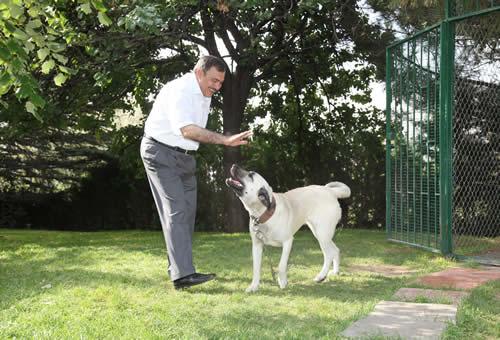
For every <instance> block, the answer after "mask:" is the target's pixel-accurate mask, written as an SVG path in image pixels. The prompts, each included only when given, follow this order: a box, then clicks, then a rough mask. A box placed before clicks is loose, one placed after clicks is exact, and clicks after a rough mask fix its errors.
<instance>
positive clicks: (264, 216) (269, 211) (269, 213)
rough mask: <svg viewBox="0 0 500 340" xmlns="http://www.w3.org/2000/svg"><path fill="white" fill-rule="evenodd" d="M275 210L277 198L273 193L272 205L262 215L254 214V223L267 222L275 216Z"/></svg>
mask: <svg viewBox="0 0 500 340" xmlns="http://www.w3.org/2000/svg"><path fill="white" fill-rule="evenodd" d="M275 210H276V199H275V198H274V195H273V200H272V202H271V207H269V208H267V209H266V211H264V213H263V214H262V215H260V217H255V216H252V218H253V221H254V223H255V224H261V223H266V222H267V221H268V220H269V219H270V218H271V217H272V216H273V214H274V211H275Z"/></svg>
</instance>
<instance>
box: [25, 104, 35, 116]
mask: <svg viewBox="0 0 500 340" xmlns="http://www.w3.org/2000/svg"><path fill="white" fill-rule="evenodd" d="M26 111H28V112H29V113H32V114H33V115H35V112H36V106H35V105H34V104H33V103H32V102H30V101H29V100H28V101H27V102H26ZM35 117H36V116H35Z"/></svg>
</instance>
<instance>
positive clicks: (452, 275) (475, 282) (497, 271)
mask: <svg viewBox="0 0 500 340" xmlns="http://www.w3.org/2000/svg"><path fill="white" fill-rule="evenodd" d="M499 279H500V267H491V269H484V270H478V269H471V268H450V269H447V270H444V271H441V272H437V273H433V274H430V275H427V276H423V277H421V278H419V279H418V280H417V281H416V283H420V284H423V285H425V286H429V287H433V288H454V289H472V288H475V287H477V286H479V285H481V284H483V283H485V282H488V281H490V280H499Z"/></svg>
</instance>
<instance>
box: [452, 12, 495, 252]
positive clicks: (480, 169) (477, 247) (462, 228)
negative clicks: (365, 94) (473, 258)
mask: <svg viewBox="0 0 500 340" xmlns="http://www.w3.org/2000/svg"><path fill="white" fill-rule="evenodd" d="M455 27H456V28H455V31H456V33H455V84H454V92H455V96H454V114H453V117H454V119H453V182H454V183H453V187H454V194H453V215H452V216H453V245H454V247H453V248H454V253H456V254H458V255H485V256H488V255H493V254H491V253H492V252H494V250H495V248H497V249H496V251H497V252H498V253H499V254H498V255H500V238H497V240H495V237H498V236H500V182H499V179H498V176H499V174H500V117H499V114H500V12H493V13H490V14H488V15H484V16H479V17H471V18H468V19H465V20H462V21H460V22H457V24H456V26H455ZM486 238H487V239H486Z"/></svg>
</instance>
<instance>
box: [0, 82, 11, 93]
mask: <svg viewBox="0 0 500 340" xmlns="http://www.w3.org/2000/svg"><path fill="white" fill-rule="evenodd" d="M11 86H12V84H7V85H5V86H1V85H0V96H3V95H4V94H6V93H7V92H9V90H10V88H11Z"/></svg>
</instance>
